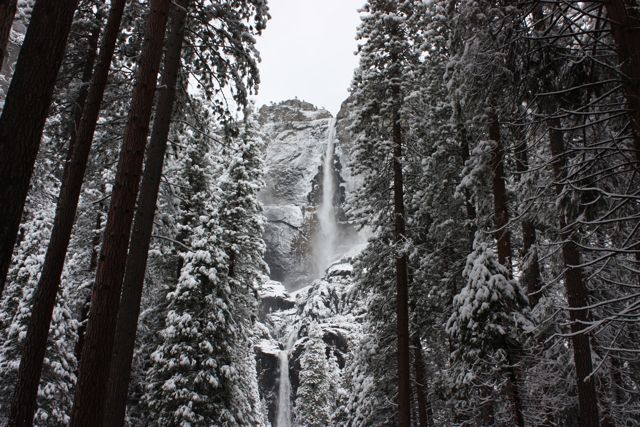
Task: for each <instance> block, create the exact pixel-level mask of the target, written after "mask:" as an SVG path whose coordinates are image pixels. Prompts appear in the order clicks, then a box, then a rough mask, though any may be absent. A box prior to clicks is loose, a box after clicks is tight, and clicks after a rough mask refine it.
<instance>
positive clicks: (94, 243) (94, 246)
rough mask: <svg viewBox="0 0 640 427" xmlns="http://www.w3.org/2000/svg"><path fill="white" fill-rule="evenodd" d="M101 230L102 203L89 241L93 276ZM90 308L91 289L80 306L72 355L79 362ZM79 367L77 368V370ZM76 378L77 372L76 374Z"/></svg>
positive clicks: (96, 264) (90, 265)
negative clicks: (76, 339) (76, 336)
mask: <svg viewBox="0 0 640 427" xmlns="http://www.w3.org/2000/svg"><path fill="white" fill-rule="evenodd" d="M101 228H102V203H101V204H100V209H98V214H97V215H96V228H95V230H94V233H93V239H91V259H90V260H89V272H90V273H91V274H92V275H95V272H96V267H97V266H98V251H99V250H100V248H99V246H100V236H101V234H102V233H101V232H100V229H101ZM90 307H91V289H89V291H88V292H87V295H86V297H85V300H84V302H83V304H82V309H81V312H80V322H79V326H78V341H77V342H76V345H75V348H74V349H73V353H74V355H75V356H76V360H80V357H82V348H83V347H84V333H85V332H86V331H87V322H88V321H89V308H90ZM79 368H80V367H79V366H78V369H79ZM76 376H78V372H76Z"/></svg>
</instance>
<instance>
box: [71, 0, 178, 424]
mask: <svg viewBox="0 0 640 427" xmlns="http://www.w3.org/2000/svg"><path fill="white" fill-rule="evenodd" d="M169 5H170V0H152V1H151V5H150V8H151V10H150V12H149V16H148V19H147V25H146V28H145V35H144V42H143V46H142V53H141V56H140V58H139V61H138V62H139V65H138V71H137V73H136V84H135V88H134V91H133V96H132V100H131V107H130V110H129V115H128V118H127V125H126V128H125V134H124V140H123V145H122V149H121V150H120V158H119V160H118V168H117V172H116V177H115V184H114V186H113V191H112V194H111V202H110V205H109V214H108V216H107V223H106V227H105V231H104V239H103V244H102V249H101V253H100V258H99V260H98V269H97V272H96V281H95V284H94V287H93V293H92V297H91V309H90V312H89V322H88V324H87V332H86V334H85V344H84V348H83V350H82V358H81V362H80V376H79V378H78V383H77V385H76V391H75V399H74V402H73V409H72V411H71V423H70V425H71V426H72V427H73V426H76V427H80V426H98V425H100V423H101V422H102V420H103V416H104V405H105V403H106V397H107V380H108V377H109V368H110V363H111V356H112V350H113V340H114V333H115V327H116V320H117V314H118V306H119V302H120V291H121V289H122V278H123V276H124V268H125V263H126V258H127V246H128V243H129V237H130V234H131V223H132V221H133V213H134V208H135V202H136V197H137V195H138V185H139V183H140V175H141V172H142V160H143V156H144V149H145V145H146V141H147V135H148V132H149V121H150V118H151V109H152V106H153V96H154V93H155V90H156V82H157V77H158V68H159V66H160V59H161V57H162V46H163V42H164V37H165V29H166V24H167V14H168V11H169Z"/></svg>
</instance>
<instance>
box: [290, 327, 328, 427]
mask: <svg viewBox="0 0 640 427" xmlns="http://www.w3.org/2000/svg"><path fill="white" fill-rule="evenodd" d="M300 366H301V370H300V372H299V373H298V380H299V386H298V389H297V392H296V400H295V406H294V414H295V420H296V425H299V426H301V427H302V426H305V427H307V426H308V427H311V426H325V425H330V424H331V419H332V416H333V413H334V412H335V410H336V403H337V401H336V400H337V399H336V398H337V396H338V393H337V390H336V387H337V385H338V384H339V381H338V375H339V372H338V365H337V363H336V360H335V358H334V356H333V354H329V355H327V346H326V345H325V343H324V341H322V335H321V332H320V330H319V328H318V327H317V325H312V326H310V327H309V335H308V337H307V341H306V343H305V345H304V352H303V353H302V356H301V358H300Z"/></svg>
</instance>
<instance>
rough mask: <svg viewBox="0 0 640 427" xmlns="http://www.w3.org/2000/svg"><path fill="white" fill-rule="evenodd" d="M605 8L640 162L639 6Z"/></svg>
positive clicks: (617, 2) (618, 2)
mask: <svg viewBox="0 0 640 427" xmlns="http://www.w3.org/2000/svg"><path fill="white" fill-rule="evenodd" d="M604 5H605V7H606V9H607V15H608V16H609V22H610V25H611V35H612V36H613V39H614V41H615V43H616V48H617V51H618V58H619V62H620V69H621V71H622V85H623V89H624V93H625V97H626V98H627V108H628V109H629V111H630V116H631V127H632V129H633V140H634V147H635V150H636V159H637V160H638V162H640V43H639V42H638V40H640V6H639V5H638V3H637V1H636V0H606V1H605V2H604Z"/></svg>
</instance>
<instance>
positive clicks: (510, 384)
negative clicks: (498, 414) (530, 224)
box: [489, 111, 524, 427]
mask: <svg viewBox="0 0 640 427" xmlns="http://www.w3.org/2000/svg"><path fill="white" fill-rule="evenodd" d="M490 120H491V121H490V123H489V138H490V139H491V140H493V141H494V142H495V147H494V149H493V177H492V183H493V206H494V214H495V218H494V220H495V227H496V232H495V238H496V240H497V241H498V261H499V262H500V264H502V265H504V266H505V267H506V268H507V270H509V273H511V272H512V265H511V256H512V255H511V234H510V233H509V230H508V228H507V226H508V225H509V208H508V206H507V188H506V184H505V172H504V150H503V148H502V135H501V134H500V123H499V121H498V115H497V114H496V113H495V111H493V112H492V114H491V115H490ZM505 350H506V351H507V354H508V357H509V358H510V359H513V355H512V350H511V349H509V348H505ZM517 379H518V375H517V366H510V368H509V372H508V375H507V394H508V396H509V399H510V400H511V402H512V403H513V409H514V412H515V419H516V423H517V424H518V426H519V427H524V416H523V415H522V399H521V398H520V391H519V389H518V384H517V383H516V381H517Z"/></svg>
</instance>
